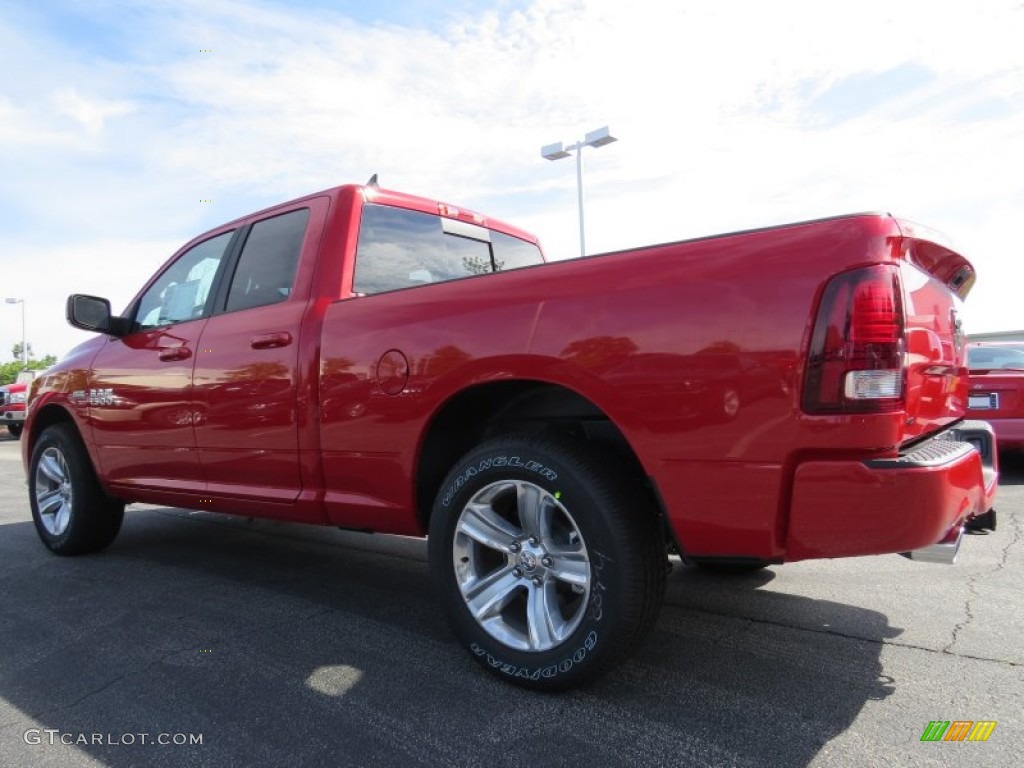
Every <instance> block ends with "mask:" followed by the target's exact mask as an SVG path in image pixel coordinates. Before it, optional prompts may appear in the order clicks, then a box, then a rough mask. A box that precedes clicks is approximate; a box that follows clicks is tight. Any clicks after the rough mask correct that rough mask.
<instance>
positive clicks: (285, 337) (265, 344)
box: [249, 331, 292, 349]
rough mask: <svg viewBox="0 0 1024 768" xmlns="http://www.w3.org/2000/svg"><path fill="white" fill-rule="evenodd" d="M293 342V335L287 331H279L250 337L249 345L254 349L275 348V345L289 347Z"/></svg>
mask: <svg viewBox="0 0 1024 768" xmlns="http://www.w3.org/2000/svg"><path fill="white" fill-rule="evenodd" d="M291 343H292V335H291V334H290V333H288V332H287V331H280V332H278V333H264V334H261V335H259V336H253V337H252V338H251V339H249V346H250V347H252V348H253V349H273V348H274V347H287V346H288V345H289V344H291Z"/></svg>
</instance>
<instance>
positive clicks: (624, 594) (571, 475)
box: [429, 436, 666, 690]
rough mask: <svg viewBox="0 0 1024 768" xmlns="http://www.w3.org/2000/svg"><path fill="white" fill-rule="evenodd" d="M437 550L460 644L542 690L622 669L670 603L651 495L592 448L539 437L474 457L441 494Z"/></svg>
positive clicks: (498, 445)
mask: <svg viewBox="0 0 1024 768" xmlns="http://www.w3.org/2000/svg"><path fill="white" fill-rule="evenodd" d="M429 547H430V565H431V571H432V573H433V577H434V581H435V585H436V587H437V590H438V593H439V596H440V598H441V601H442V604H443V607H444V609H445V611H446V612H447V614H448V617H449V619H450V621H451V623H452V627H453V630H454V632H455V634H456V636H457V637H458V639H459V640H460V642H461V643H462V644H463V645H464V646H465V647H466V648H467V649H468V650H469V652H470V654H471V655H472V656H473V658H475V659H476V660H477V661H478V662H479V663H480V664H482V665H483V666H484V667H485V668H487V669H488V670H489V671H491V672H493V673H494V674H496V675H498V676H499V677H502V678H504V679H506V680H508V681H510V682H514V683H517V684H520V685H523V686H527V687H530V688H537V689H546V690H556V689H562V688H567V687H570V686H572V685H577V684H580V683H582V682H585V681H587V680H589V679H592V678H593V677H595V676H596V675H598V674H600V673H601V672H603V671H605V670H606V669H608V668H610V667H611V666H613V665H614V664H616V663H618V662H620V661H621V660H622V659H623V658H624V657H625V656H626V655H628V653H629V652H630V651H631V650H632V649H633V647H634V646H635V645H636V644H637V643H639V641H640V640H641V639H642V638H643V637H644V636H645V635H646V634H647V632H648V631H649V630H650V629H651V627H652V626H653V624H654V622H655V620H656V618H657V615H658V611H659V609H660V607H661V600H662V596H663V594H664V588H665V571H666V569H665V557H666V555H665V543H664V539H663V536H662V533H661V528H660V525H659V522H658V519H657V516H656V514H655V511H654V508H653V505H652V503H651V501H650V495H649V493H648V492H647V491H646V489H644V488H643V487H642V486H639V485H638V484H637V483H636V482H634V481H633V479H632V478H629V477H628V476H626V475H624V474H622V473H620V472H619V471H618V467H617V466H616V465H614V464H612V463H611V462H609V461H607V460H605V459H604V457H602V456H599V455H597V454H595V453H594V448H593V446H591V445H590V444H588V443H575V442H572V441H568V440H562V439H560V438H551V437H545V436H528V437H519V438H503V439H498V440H494V441H491V442H488V443H486V444H484V445H481V446H480V447H478V448H477V449H475V450H473V451H471V452H470V453H469V454H467V455H466V456H465V457H463V459H462V460H461V461H459V462H458V464H457V465H456V466H455V468H454V469H453V470H452V471H451V472H450V473H449V475H448V477H447V478H446V480H445V481H444V483H443V484H442V486H441V492H440V493H439V494H438V497H437V501H436V502H435V504H434V509H433V514H432V517H431V521H430V543H429Z"/></svg>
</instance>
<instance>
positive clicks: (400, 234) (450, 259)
mask: <svg viewBox="0 0 1024 768" xmlns="http://www.w3.org/2000/svg"><path fill="white" fill-rule="evenodd" d="M518 244H522V245H523V246H526V247H527V248H532V249H533V252H534V254H535V256H533V257H531V256H530V255H528V254H527V253H526V249H524V248H522V247H520V246H519V245H518ZM492 247H493V252H492ZM499 253H500V254H501V255H500V256H499ZM531 259H532V260H531ZM541 261H542V259H541V257H540V251H539V250H538V249H537V247H536V246H534V245H533V244H532V243H527V242H526V241H524V240H519V239H517V238H514V237H510V236H508V235H505V234H503V233H501V232H495V231H493V230H489V229H486V228H484V227H480V226H476V225H473V224H467V223H464V222H461V221H453V220H450V219H443V218H442V217H440V216H435V215H432V214H428V213H421V212H420V211H410V210H406V209H404V208H391V207H389V206H384V205H366V206H364V207H363V214H362V221H361V223H360V228H359V246H358V248H357V250H356V271H355V280H354V283H353V290H354V291H355V292H356V293H360V294H364V295H368V294H372V293H381V292H383V291H393V290H397V289H399V288H410V287H413V286H417V285H425V284H427V283H437V282H443V281H446V280H455V279H458V278H461V277H470V276H472V275H480V274H485V273H487V272H492V271H495V267H497V269H498V270H501V269H513V268H515V267H519V266H526V265H527V263H532V264H538V263H540V262H541Z"/></svg>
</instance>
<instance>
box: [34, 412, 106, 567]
mask: <svg viewBox="0 0 1024 768" xmlns="http://www.w3.org/2000/svg"><path fill="white" fill-rule="evenodd" d="M28 486H29V500H30V503H31V505H32V519H33V521H34V522H35V525H36V532H37V533H38V534H39V538H40V539H42V542H43V544H45V545H46V546H47V547H48V548H49V549H50V550H51V551H52V552H55V553H56V554H58V555H81V554H85V553H87V552H95V551H97V550H100V549H103V548H104V547H106V546H108V545H109V544H110V543H111V542H112V541H113V540H114V538H115V537H116V536H117V533H118V531H120V530H121V521H122V519H123V518H124V503H123V502H121V501H118V500H117V499H112V498H111V497H109V496H107V494H106V493H104V492H103V489H102V488H101V487H100V484H99V482H98V481H97V480H96V473H95V472H94V471H93V467H92V462H91V461H90V459H89V454H88V453H87V452H86V450H85V446H84V445H83V444H82V441H81V438H80V437H79V436H78V433H77V432H76V431H75V429H74V427H73V426H71V425H70V424H55V425H53V426H51V427H47V428H46V429H45V430H43V432H42V434H41V435H40V436H39V441H38V442H37V443H36V445H35V448H34V449H33V451H32V459H31V462H30V463H29V471H28Z"/></svg>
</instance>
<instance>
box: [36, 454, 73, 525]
mask: <svg viewBox="0 0 1024 768" xmlns="http://www.w3.org/2000/svg"><path fill="white" fill-rule="evenodd" d="M35 493H36V507H37V508H38V509H39V519H40V520H41V521H42V523H43V527H44V528H46V532H47V533H49V534H50V535H51V536H60V535H62V534H63V533H64V531H66V530H67V528H68V524H69V523H70V522H71V512H72V509H73V506H72V505H73V503H74V497H73V496H72V493H71V476H70V472H69V470H68V463H67V461H66V460H65V458H64V454H63V453H61V451H60V450H59V449H58V448H57V447H56V446H52V445H51V446H50V447H49V448H47V449H46V450H45V451H43V455H42V456H40V457H39V463H38V465H37V466H36V487H35Z"/></svg>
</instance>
